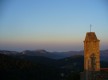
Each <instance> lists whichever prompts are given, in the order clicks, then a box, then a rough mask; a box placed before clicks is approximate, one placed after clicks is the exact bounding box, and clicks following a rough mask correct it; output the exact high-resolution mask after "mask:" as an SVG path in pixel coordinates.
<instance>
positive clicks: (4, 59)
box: [0, 52, 108, 80]
mask: <svg viewBox="0 0 108 80" xmlns="http://www.w3.org/2000/svg"><path fill="white" fill-rule="evenodd" d="M9 53H11V52H9ZM83 62H84V60H83V55H73V56H71V57H67V58H62V59H51V58H48V57H45V56H30V55H24V54H21V55H13V54H11V55H7V54H4V53H3V52H0V80H80V72H82V71H83V65H84V64H83ZM101 64H102V65H101V67H108V62H107V61H101Z"/></svg>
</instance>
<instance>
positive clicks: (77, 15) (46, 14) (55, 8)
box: [0, 0, 108, 51]
mask: <svg viewBox="0 0 108 80" xmlns="http://www.w3.org/2000/svg"><path fill="white" fill-rule="evenodd" d="M0 4H1V6H0V7H1V8H0V9H1V10H0V11H1V13H0V49H6V50H18V51H21V50H25V49H30V50H34V49H46V50H49V51H68V50H83V40H84V38H85V35H86V32H89V31H90V28H89V26H90V24H92V31H93V32H96V35H97V37H98V38H99V39H100V40H101V43H100V44H101V47H100V48H101V49H107V47H108V42H107V41H108V32H107V30H108V6H107V1H106V0H3V1H1V2H0Z"/></svg>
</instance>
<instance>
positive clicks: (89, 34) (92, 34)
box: [85, 32, 99, 41]
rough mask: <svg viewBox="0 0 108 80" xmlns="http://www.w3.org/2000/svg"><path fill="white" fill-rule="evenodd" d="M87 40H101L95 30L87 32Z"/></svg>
mask: <svg viewBox="0 0 108 80" xmlns="http://www.w3.org/2000/svg"><path fill="white" fill-rule="evenodd" d="M85 41H99V40H98V39H97V37H96V34H95V32H87V33H86V37H85Z"/></svg>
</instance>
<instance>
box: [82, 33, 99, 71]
mask: <svg viewBox="0 0 108 80" xmlns="http://www.w3.org/2000/svg"><path fill="white" fill-rule="evenodd" d="M99 42H100V40H98V39H97V37H96V35H95V32H87V33H86V37H85V40H84V70H85V71H100V50H99V49H100V48H99Z"/></svg>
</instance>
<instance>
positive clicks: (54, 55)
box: [0, 50, 108, 61]
mask: <svg viewBox="0 0 108 80" xmlns="http://www.w3.org/2000/svg"><path fill="white" fill-rule="evenodd" d="M0 53H1V54H6V55H12V56H43V57H46V58H51V59H63V58H67V57H71V56H74V55H83V54H84V51H67V52H48V51H46V50H34V51H30V50H25V51H22V52H16V51H6V50H0ZM100 55H101V60H103V61H107V58H108V50H101V51H100Z"/></svg>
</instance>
